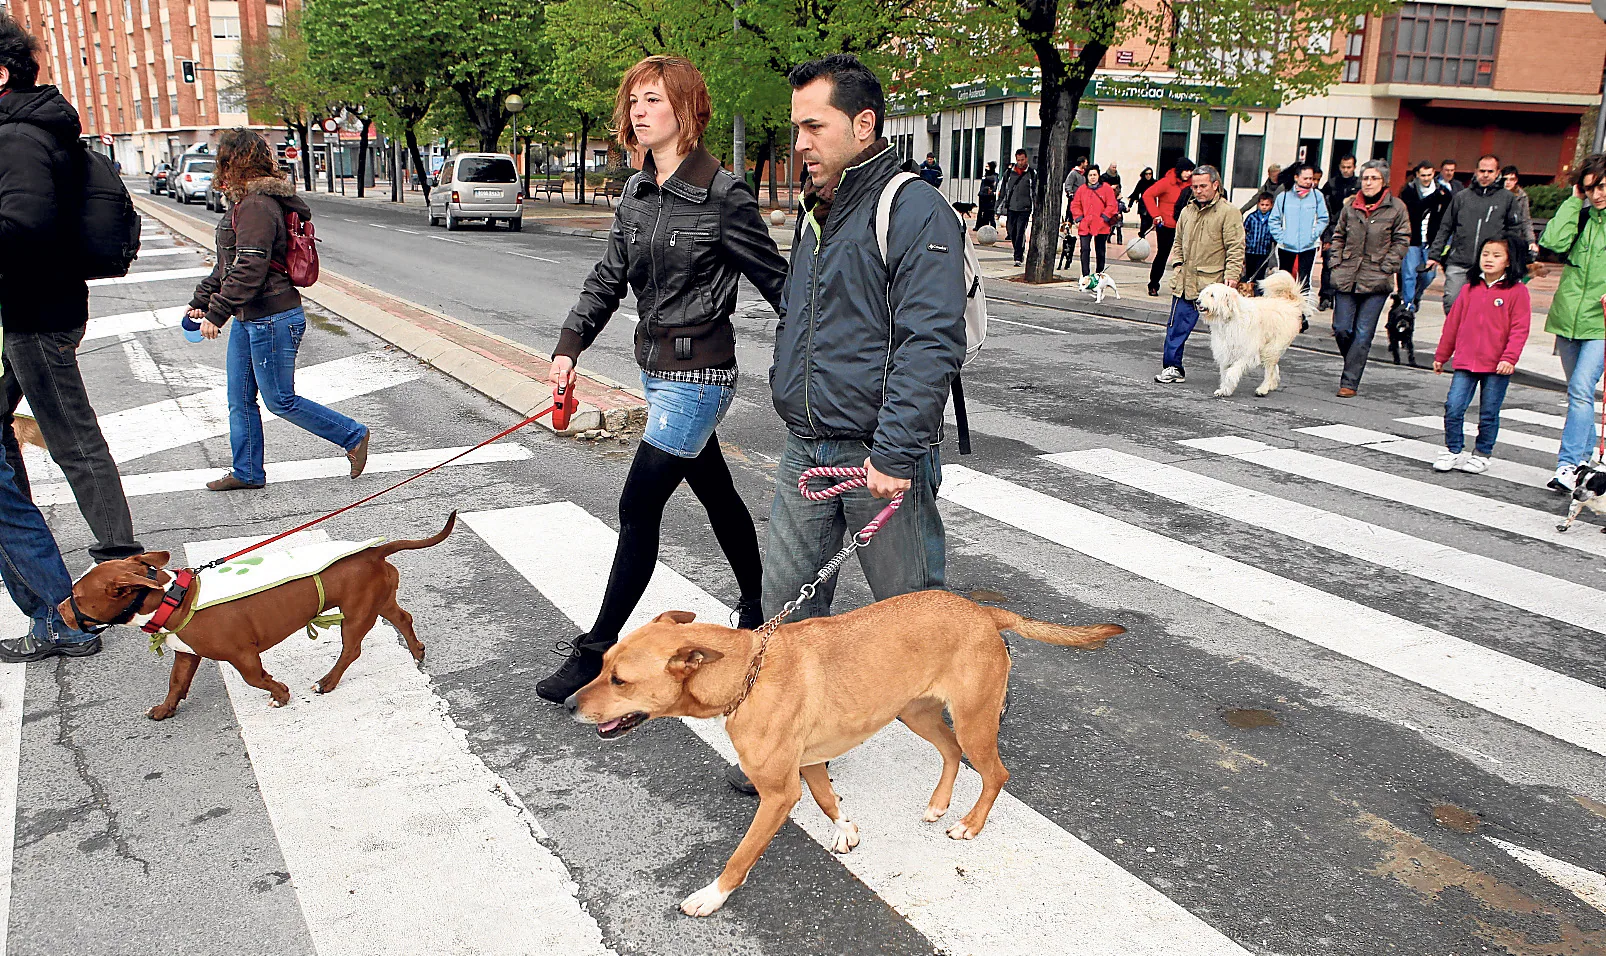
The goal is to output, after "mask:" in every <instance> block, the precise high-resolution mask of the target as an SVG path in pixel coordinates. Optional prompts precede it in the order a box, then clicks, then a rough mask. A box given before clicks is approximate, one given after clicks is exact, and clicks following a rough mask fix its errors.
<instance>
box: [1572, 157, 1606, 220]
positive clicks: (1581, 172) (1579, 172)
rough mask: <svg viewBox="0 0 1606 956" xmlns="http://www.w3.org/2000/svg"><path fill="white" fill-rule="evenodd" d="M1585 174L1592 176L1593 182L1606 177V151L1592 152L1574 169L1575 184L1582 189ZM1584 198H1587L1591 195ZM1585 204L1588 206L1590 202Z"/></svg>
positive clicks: (1591, 180)
mask: <svg viewBox="0 0 1606 956" xmlns="http://www.w3.org/2000/svg"><path fill="white" fill-rule="evenodd" d="M1585 176H1588V177H1590V182H1591V183H1598V182H1600V181H1601V180H1602V179H1606V153H1590V154H1589V155H1588V156H1585V157H1584V161H1583V162H1581V163H1579V164H1578V166H1577V167H1576V168H1574V169H1573V185H1574V186H1577V187H1579V188H1580V189H1582V188H1583V186H1584V177H1585ZM1584 198H1585V199H1586V200H1587V199H1588V198H1589V197H1587V196H1586V197H1584ZM1584 206H1585V207H1586V208H1587V207H1588V206H1589V203H1588V202H1585V203H1584Z"/></svg>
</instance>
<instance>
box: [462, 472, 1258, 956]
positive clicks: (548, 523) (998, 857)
mask: <svg viewBox="0 0 1606 956" xmlns="http://www.w3.org/2000/svg"><path fill="white" fill-rule="evenodd" d="M463 520H464V521H465V522H466V523H467V524H468V526H469V527H470V528H472V529H473V530H474V532H475V533H476V534H478V535H479V536H480V537H481V538H484V539H485V541H486V543H487V544H489V545H490V546H491V547H492V548H493V549H495V550H496V551H497V552H498V553H499V554H501V555H502V557H503V558H504V559H506V560H507V561H508V563H509V564H511V565H512V566H513V568H514V569H515V570H517V571H518V572H519V573H520V574H522V575H523V576H524V577H525V578H526V579H527V580H528V581H529V582H530V583H531V584H533V585H534V586H535V587H536V588H537V589H538V590H539V591H540V592H541V593H542V594H543V595H545V596H546V598H547V599H548V600H549V601H551V602H552V603H553V604H554V605H556V606H557V608H558V609H559V610H560V611H562V612H563V613H564V614H565V615H567V616H568V618H569V619H570V620H571V621H572V622H573V623H574V624H575V625H576V626H578V627H582V628H584V627H589V626H590V625H591V623H592V621H593V619H594V618H595V616H596V613H597V609H598V607H599V606H600V605H601V603H602V593H603V590H604V589H605V588H606V586H607V581H608V570H609V564H610V562H611V560H612V557H613V550H614V546H615V544H616V542H617V535H616V534H615V533H614V531H613V530H612V529H610V528H609V527H608V526H607V525H605V524H603V523H602V521H600V520H598V519H597V518H596V517H594V516H592V515H591V514H589V513H588V512H586V511H585V510H584V509H582V508H580V507H578V506H576V505H574V504H571V503H569V502H557V503H553V504H547V505H534V506H530V507H526V508H510V509H505V510H498V511H485V512H476V513H473V514H466V515H463ZM671 608H673V609H679V610H689V611H693V612H695V613H696V614H697V616H698V618H699V619H701V620H707V621H715V622H719V623H725V622H728V621H729V620H730V609H729V608H727V607H726V606H725V605H723V604H721V603H720V602H719V601H718V600H716V599H715V598H713V597H712V596H711V595H709V594H708V593H707V592H705V591H703V590H702V588H700V587H698V586H697V585H695V584H693V583H691V582H690V581H688V580H686V579H685V578H684V577H682V576H681V575H679V574H678V573H676V572H675V571H674V570H672V569H671V568H669V567H667V566H665V565H663V564H659V565H658V567H657V569H656V570H655V571H654V573H653V576H652V583H651V584H650V585H649V586H648V588H647V593H646V594H645V595H644V596H643V598H642V600H641V603H640V605H639V606H638V607H637V610H636V613H635V615H634V616H632V618H631V619H630V621H629V622H628V623H627V625H626V630H627V632H628V630H629V629H631V628H635V627H638V626H640V625H641V624H643V623H645V622H647V621H649V620H651V619H652V618H653V617H655V616H657V615H658V614H659V613H660V612H662V611H664V610H668V609H671ZM686 723H687V725H688V726H690V727H691V729H692V730H693V731H694V732H695V733H696V734H697V735H698V736H699V737H701V738H702V739H703V741H704V742H706V743H707V744H708V745H709V746H710V747H713V748H714V749H715V750H716V751H718V752H719V753H720V754H721V755H722V756H723V757H724V758H725V759H726V760H728V761H730V762H732V763H734V762H735V760H736V754H735V751H734V749H732V747H731V744H730V740H729V738H728V737H726V736H725V732H724V729H723V727H722V725H721V724H720V723H719V722H718V721H714V720H688V721H686ZM939 764H940V762H939V761H938V760H937V758H936V754H935V753H934V752H933V751H932V747H931V745H930V744H928V743H926V742H925V741H924V740H921V739H919V738H918V737H916V736H915V735H914V734H913V733H912V732H911V731H909V730H908V729H906V728H905V727H904V726H903V725H902V724H899V723H896V722H894V723H893V724H892V725H891V726H890V727H888V728H886V729H884V730H882V731H881V732H880V733H878V734H876V735H875V736H874V737H872V738H871V739H870V740H869V741H868V742H866V743H865V744H863V745H861V746H860V747H859V748H858V749H856V750H854V751H852V752H851V753H849V754H847V755H845V756H843V757H841V758H839V759H838V760H834V761H832V763H831V773H832V775H833V777H834V778H835V780H836V788H837V791H838V793H840V794H841V795H842V798H843V802H844V805H845V806H846V807H847V808H848V809H847V812H848V814H849V815H850V817H851V819H852V820H853V822H854V823H856V824H858V825H859V828H860V832H861V833H862V834H863V836H864V840H863V842H862V843H861V844H860V845H859V847H858V848H857V849H855V850H854V851H853V852H851V853H848V854H846V855H842V856H837V857H836V859H837V860H838V861H839V862H840V863H841V864H842V865H843V866H845V867H847V869H848V870H849V871H850V872H851V873H852V874H853V875H854V876H856V877H857V878H858V879H859V880H861V881H862V882H863V883H864V884H865V885H866V886H867V887H869V888H870V889H871V890H872V891H873V892H874V893H875V894H876V895H877V896H879V897H880V898H881V899H882V900H884V901H886V902H887V903H888V904H889V905H890V906H892V907H893V908H894V909H895V910H897V911H898V912H899V913H900V914H901V915H903V916H904V918H906V919H907V920H908V921H909V923H910V924H911V925H912V926H914V927H915V929H917V930H919V931H920V932H921V933H923V934H925V935H926V937H927V938H928V939H930V940H931V941H932V942H933V943H934V944H935V945H936V946H937V947H938V948H940V949H941V950H942V951H944V952H946V953H950V954H954V956H964V954H976V956H995V954H1006V953H1007V954H1018V956H1026V954H1054V956H1063V954H1078V956H1109V954H1111V953H1133V954H1137V953H1142V954H1146V956H1166V954H1175V956H1211V954H1234V956H1242V954H1243V953H1244V950H1243V949H1242V948H1240V947H1239V946H1238V945H1237V944H1236V943H1234V942H1233V941H1232V940H1230V939H1228V938H1227V937H1225V936H1223V935H1222V934H1221V933H1219V932H1217V931H1216V930H1215V929H1214V928H1212V927H1211V926H1210V925H1209V924H1207V923H1205V922H1204V921H1203V920H1201V919H1199V918H1198V917H1196V916H1194V915H1193V914H1191V913H1189V912H1188V911H1187V910H1186V909H1183V908H1182V907H1181V906H1178V905H1177V904H1176V903H1174V902H1172V901H1171V900H1170V899H1168V898H1167V897H1166V896H1164V895H1163V894H1162V893H1160V892H1159V891H1158V890H1156V889H1154V888H1153V887H1151V886H1149V885H1148V884H1147V883H1144V882H1143V881H1142V880H1140V879H1138V878H1137V877H1135V876H1133V875H1132V874H1130V873H1128V872H1127V871H1126V870H1124V869H1122V868H1121V867H1120V866H1118V865H1117V864H1115V863H1114V862H1112V861H1110V860H1109V859H1107V858H1105V857H1103V856H1101V855H1100V854H1098V853H1097V852H1095V851H1094V850H1093V849H1092V848H1091V847H1089V846H1088V845H1087V844H1085V843H1083V842H1081V841H1080V840H1078V839H1076V838H1075V837H1073V836H1071V835H1070V834H1069V833H1067V832H1065V831H1064V830H1063V829H1061V828H1060V827H1059V826H1058V825H1056V824H1055V823H1054V822H1053V821H1052V820H1049V819H1048V818H1047V817H1044V816H1043V815H1041V814H1039V813H1038V812H1037V811H1035V810H1033V809H1032V808H1030V807H1028V806H1026V805H1025V804H1023V803H1021V802H1020V801H1019V800H1018V799H1016V798H1015V797H1014V796H1012V795H1011V794H1010V793H1009V792H1008V791H1007V790H1006V791H1005V792H1004V794H1003V795H1002V796H1000V797H999V799H998V803H997V804H996V805H995V806H994V808H993V812H992V815H991V816H990V817H989V818H988V821H987V829H986V831H985V832H984V833H983V834H982V835H981V836H980V837H978V838H977V839H976V840H974V841H954V840H950V839H948V837H947V836H946V835H945V827H944V826H943V825H940V824H926V823H923V822H921V819H920V815H921V811H922V809H923V808H924V807H925V805H926V801H927V799H928V798H929V797H930V794H931V788H932V787H933V786H934V785H935V783H936V775H937V771H938V769H939ZM980 788H981V783H980V778H979V777H977V775H976V774H975V772H974V771H972V770H971V769H970V768H969V766H964V767H963V768H962V769H961V771H960V779H959V786H958V787H957V788H956V790H955V792H954V802H953V806H954V810H953V811H950V816H952V814H953V813H956V812H961V813H962V812H963V811H964V810H965V809H968V808H969V806H970V804H971V803H972V802H973V801H974V800H975V798H976V795H977V794H978V793H979V792H980ZM792 820H793V822H795V823H796V824H797V825H798V826H799V827H801V828H802V829H803V830H804V831H805V832H807V833H808V834H809V836H811V837H812V838H813V839H814V840H815V841H816V842H817V843H819V844H820V845H821V846H822V847H826V848H829V847H830V846H831V844H832V842H833V839H834V836H835V833H836V828H835V827H834V826H833V825H832V824H831V823H830V821H828V820H826V818H825V815H824V814H823V813H821V812H820V810H819V808H818V807H817V806H815V805H814V803H813V801H812V800H811V799H810V798H809V797H808V796H807V795H805V796H804V798H803V799H802V800H801V801H799V803H798V805H797V808H796V809H795V810H794V811H793V813H792ZM656 838H658V839H663V840H665V841H671V840H674V839H675V838H676V837H675V835H674V834H672V833H667V832H666V833H663V834H661V835H659V836H658V837H656ZM734 848H735V845H734V843H733V844H732V846H731V849H734ZM722 859H723V858H722ZM773 872H774V870H773V868H772V865H766V864H765V863H764V862H760V864H759V866H758V868H757V869H756V870H755V871H754V874H753V877H752V879H753V880H763V879H766V878H772V877H766V873H770V874H773ZM1067 873H1074V874H1076V878H1075V879H1074V880H1067V879H1066V878H1065V874H1067ZM706 876H707V877H709V878H711V877H712V876H713V873H712V872H711V873H709V874H707V875H706ZM695 889H697V886H696V885H688V886H687V887H686V892H687V893H690V892H691V891H692V890H695ZM741 905H742V896H741V894H740V893H738V894H737V895H736V896H735V897H733V898H732V900H731V902H729V903H727V904H726V906H727V907H731V906H735V907H740V906H741Z"/></svg>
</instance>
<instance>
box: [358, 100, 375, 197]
mask: <svg viewBox="0 0 1606 956" xmlns="http://www.w3.org/2000/svg"><path fill="white" fill-rule="evenodd" d="M361 120H362V139H361V140H359V141H358V143H357V198H358V199H361V198H362V184H363V181H364V180H366V179H367V178H368V176H367V173H368V130H369V128H370V127H372V126H373V125H374V121H373V120H371V119H369V118H368V116H367V115H366V114H364V115H363V116H362V117H361Z"/></svg>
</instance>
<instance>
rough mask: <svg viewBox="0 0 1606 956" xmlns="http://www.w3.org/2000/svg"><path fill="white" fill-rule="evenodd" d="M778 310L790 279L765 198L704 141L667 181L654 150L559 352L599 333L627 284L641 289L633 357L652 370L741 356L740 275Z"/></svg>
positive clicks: (715, 363) (721, 364)
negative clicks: (767, 219)
mask: <svg viewBox="0 0 1606 956" xmlns="http://www.w3.org/2000/svg"><path fill="white" fill-rule="evenodd" d="M744 275H745V276H747V278H748V279H749V280H750V281H751V282H752V283H753V285H755V286H757V287H758V291H759V293H760V294H761V295H763V296H764V298H765V299H767V300H768V301H769V303H770V305H771V306H773V307H775V308H776V310H777V311H779V303H780V298H781V287H782V286H783V285H784V284H785V283H786V260H785V259H783V258H781V254H780V252H779V250H777V249H776V247H775V240H773V239H771V238H770V233H769V229H768V228H767V227H766V226H765V225H764V221H763V219H762V218H761V217H760V216H759V212H758V200H757V199H756V198H755V197H754V196H753V194H752V192H751V191H749V190H748V189H747V187H746V186H745V185H742V184H741V183H738V182H737V180H736V177H735V176H732V175H731V174H730V173H728V172H725V171H724V170H723V169H721V168H720V166H719V161H718V160H716V159H714V157H713V156H711V155H709V153H708V151H707V150H705V149H703V148H702V147H701V146H699V147H697V148H696V149H695V150H693V151H692V153H691V155H689V156H687V157H686V158H685V159H684V160H683V161H682V162H681V164H680V168H678V169H676V170H675V172H674V174H673V175H671V176H670V177H669V178H668V179H666V180H665V181H664V184H663V186H662V187H661V188H660V187H659V186H658V183H657V170H656V168H655V167H654V165H653V159H652V154H651V153H648V154H647V159H646V161H645V162H643V163H642V171H641V172H639V173H637V174H636V175H634V176H632V177H630V181H629V182H627V183H625V188H624V196H623V197H622V198H621V199H620V200H619V209H618V211H617V212H615V213H614V217H613V227H612V228H611V229H610V230H609V231H608V248H607V251H606V252H604V253H603V256H602V261H601V262H599V263H597V266H596V268H595V269H593V270H591V275H590V276H589V277H587V278H586V281H585V286H584V288H582V289H581V290H580V301H579V302H577V303H575V306H574V308H573V309H571V310H570V312H569V317H568V318H567V319H565V320H564V322H563V331H562V333H560V334H559V336H558V346H557V348H556V349H555V350H554V351H553V355H554V356H558V355H567V356H569V357H570V358H573V357H575V356H578V355H579V354H580V352H581V350H582V349H585V348H586V347H588V346H590V345H591V343H592V342H593V341H595V340H596V337H597V335H598V333H600V332H601V331H602V329H603V326H605V325H607V324H608V319H610V318H611V317H612V316H613V313H614V310H615V309H617V308H618V307H619V300H620V299H622V298H624V294H625V289H626V287H627V286H628V287H629V288H630V289H631V290H632V291H634V292H635V294H636V305H637V308H638V309H639V311H640V314H641V321H640V322H639V323H638V324H637V325H636V361H637V363H639V364H640V365H641V367H642V368H643V369H646V370H647V371H649V372H650V371H681V370H690V369H703V368H729V367H732V366H734V364H735V362H736V333H735V330H734V329H732V328H731V313H733V312H735V311H736V285H737V282H738V280H739V279H740V277H741V276H744Z"/></svg>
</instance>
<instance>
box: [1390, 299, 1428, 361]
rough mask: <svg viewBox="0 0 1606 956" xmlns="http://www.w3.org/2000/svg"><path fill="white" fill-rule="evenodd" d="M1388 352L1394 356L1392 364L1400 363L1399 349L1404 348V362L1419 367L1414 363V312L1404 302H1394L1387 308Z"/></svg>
mask: <svg viewBox="0 0 1606 956" xmlns="http://www.w3.org/2000/svg"><path fill="white" fill-rule="evenodd" d="M1385 328H1387V329H1388V330H1389V354H1390V355H1392V356H1394V364H1395V365H1398V364H1400V349H1401V348H1403V349H1405V355H1406V362H1407V364H1409V365H1410V366H1411V367H1412V368H1421V366H1420V365H1417V364H1416V313H1415V312H1413V311H1411V307H1410V306H1409V305H1407V304H1406V303H1404V302H1396V303H1395V304H1394V308H1392V309H1390V310H1389V318H1388V324H1387V325H1386V326H1385Z"/></svg>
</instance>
